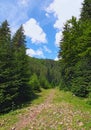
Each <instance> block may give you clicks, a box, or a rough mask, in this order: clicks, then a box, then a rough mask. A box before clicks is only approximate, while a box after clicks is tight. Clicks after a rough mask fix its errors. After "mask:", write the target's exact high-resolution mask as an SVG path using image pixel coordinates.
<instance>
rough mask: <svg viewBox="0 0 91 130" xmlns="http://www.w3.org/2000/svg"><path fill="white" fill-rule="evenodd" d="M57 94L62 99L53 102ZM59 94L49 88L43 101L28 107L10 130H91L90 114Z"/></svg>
mask: <svg viewBox="0 0 91 130" xmlns="http://www.w3.org/2000/svg"><path fill="white" fill-rule="evenodd" d="M57 96H60V99H61V98H62V101H60V102H55V98H56V97H57ZM61 96H62V95H60V93H57V90H56V89H53V90H51V91H50V94H48V96H47V97H46V99H45V101H44V102H43V103H41V104H39V105H36V106H34V105H32V106H30V107H28V108H27V112H26V113H25V114H23V115H20V117H19V122H17V123H16V124H15V125H13V126H14V127H12V129H11V130H91V127H90V126H91V114H90V113H89V112H88V111H82V110H80V109H79V108H76V107H75V106H74V105H73V104H71V103H70V102H66V101H65V100H63V96H65V95H63V96H62V97H61ZM72 98H73V97H72ZM88 126H89V127H88Z"/></svg>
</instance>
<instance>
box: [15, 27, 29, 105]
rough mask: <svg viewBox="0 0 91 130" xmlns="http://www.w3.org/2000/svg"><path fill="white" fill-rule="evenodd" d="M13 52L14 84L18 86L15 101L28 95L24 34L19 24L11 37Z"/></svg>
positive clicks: (25, 98) (27, 70) (21, 100)
mask: <svg viewBox="0 0 91 130" xmlns="http://www.w3.org/2000/svg"><path fill="white" fill-rule="evenodd" d="M12 44H13V52H14V68H15V78H14V80H15V85H16V86H17V88H18V91H17V95H18V96H17V98H16V102H19V103H20V102H23V101H24V100H27V98H28V97H29V87H28V81H29V69H28V58H27V55H26V46H25V35H24V31H23V27H22V26H21V27H20V28H19V29H18V30H17V32H16V33H15V35H14V36H13V39H12Z"/></svg>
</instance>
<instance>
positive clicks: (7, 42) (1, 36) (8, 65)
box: [0, 21, 15, 112]
mask: <svg viewBox="0 0 91 130" xmlns="http://www.w3.org/2000/svg"><path fill="white" fill-rule="evenodd" d="M12 84H13V80H12V51H11V32H10V28H9V25H8V22H7V21H4V22H3V23H2V25H1V27H0V112H2V111H3V112H4V111H8V110H10V109H11V107H12V100H13V98H14V96H15V93H14V91H15V90H14V88H13V87H12Z"/></svg>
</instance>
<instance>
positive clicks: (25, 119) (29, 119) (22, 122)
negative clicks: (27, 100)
mask: <svg viewBox="0 0 91 130" xmlns="http://www.w3.org/2000/svg"><path fill="white" fill-rule="evenodd" d="M54 95H55V89H52V90H51V92H50V94H49V95H47V96H46V99H45V101H44V102H43V103H41V104H39V105H35V106H30V107H28V113H26V114H25V115H23V116H22V115H21V116H20V119H19V122H18V123H16V124H15V126H14V127H12V130H23V129H24V128H25V127H27V125H29V124H31V128H30V129H28V130H31V129H34V127H33V125H34V124H35V123H37V116H38V115H39V114H40V113H41V112H42V111H43V110H45V109H46V110H47V109H50V107H51V106H52V104H51V103H52V100H53V98H54ZM36 130H37V129H36Z"/></svg>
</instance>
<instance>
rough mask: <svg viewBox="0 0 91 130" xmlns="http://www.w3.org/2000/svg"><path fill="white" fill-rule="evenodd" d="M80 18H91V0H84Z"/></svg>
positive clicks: (84, 19)
mask: <svg viewBox="0 0 91 130" xmlns="http://www.w3.org/2000/svg"><path fill="white" fill-rule="evenodd" d="M81 20H82V21H86V20H91V0H84V2H83V6H82V10H81Z"/></svg>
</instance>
